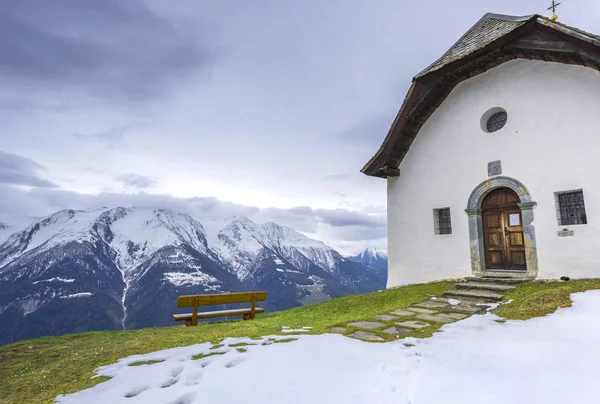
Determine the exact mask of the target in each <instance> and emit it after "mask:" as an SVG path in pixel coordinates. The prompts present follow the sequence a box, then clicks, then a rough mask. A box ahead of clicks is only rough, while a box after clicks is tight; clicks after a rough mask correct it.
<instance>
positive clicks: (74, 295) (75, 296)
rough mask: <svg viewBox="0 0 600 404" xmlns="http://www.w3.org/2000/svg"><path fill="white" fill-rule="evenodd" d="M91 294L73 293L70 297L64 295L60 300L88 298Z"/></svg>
mask: <svg viewBox="0 0 600 404" xmlns="http://www.w3.org/2000/svg"><path fill="white" fill-rule="evenodd" d="M92 295H93V293H91V292H81V293H73V294H70V295H65V296H61V297H60V298H61V299H73V298H77V297H90V296H92Z"/></svg>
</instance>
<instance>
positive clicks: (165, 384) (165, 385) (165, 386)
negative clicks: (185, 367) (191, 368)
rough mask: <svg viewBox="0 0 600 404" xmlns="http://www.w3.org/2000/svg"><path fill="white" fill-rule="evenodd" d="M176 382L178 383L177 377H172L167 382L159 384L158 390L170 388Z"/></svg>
mask: <svg viewBox="0 0 600 404" xmlns="http://www.w3.org/2000/svg"><path fill="white" fill-rule="evenodd" d="M178 381H179V377H172V378H170V379H169V380H167V381H166V382H164V383H163V384H161V385H160V388H161V389H166V388H167V387H171V386H172V385H174V384H175V383H177V382H178Z"/></svg>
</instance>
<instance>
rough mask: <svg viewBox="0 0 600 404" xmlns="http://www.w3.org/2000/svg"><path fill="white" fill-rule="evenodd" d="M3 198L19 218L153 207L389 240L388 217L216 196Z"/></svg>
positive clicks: (16, 194) (36, 193)
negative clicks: (255, 204) (249, 202)
mask: <svg viewBox="0 0 600 404" xmlns="http://www.w3.org/2000/svg"><path fill="white" fill-rule="evenodd" d="M0 195H4V196H6V197H5V198H0V213H4V214H10V215H15V216H43V215H49V214H52V213H54V212H56V211H58V210H60V209H66V208H72V209H89V208H102V207H117V206H124V207H128V206H148V207H156V208H164V209H171V210H174V211H176V212H182V213H188V214H190V215H192V216H193V217H194V218H196V219H197V220H199V221H200V222H201V223H203V222H205V221H206V220H210V219H226V218H231V217H233V216H247V217H249V218H250V219H251V220H253V221H255V222H257V223H265V222H274V223H277V224H279V225H282V226H287V227H291V228H293V229H295V230H298V231H301V232H304V233H310V234H311V235H315V234H316V235H317V236H316V237H317V238H319V239H321V240H323V241H325V242H326V243H328V244H330V245H332V246H334V247H335V245H350V244H352V243H354V244H356V245H370V243H371V242H380V241H381V239H382V238H385V237H386V232H387V230H386V223H385V215H378V216H375V215H366V214H363V213H360V212H353V211H349V210H343V209H336V210H328V209H311V208H310V207H296V208H291V209H280V208H266V209H263V208H257V207H252V206H243V205H238V204H235V203H231V202H224V201H221V200H218V199H217V198H213V197H209V198H198V197H196V198H187V199H184V198H175V197H172V196H168V195H154V194H147V193H143V192H142V193H137V194H121V193H101V194H97V195H93V194H81V193H77V192H73V191H66V190H60V189H58V190H49V189H41V188H37V189H31V190H21V189H16V188H12V187H3V186H2V185H0ZM323 225H327V226H328V229H329V230H325V232H324V233H321V232H322V230H323V227H322V226H323ZM359 242H361V243H359ZM336 243H338V244H336ZM343 243H346V244H343ZM348 243H350V244H348ZM334 244H335V245H334Z"/></svg>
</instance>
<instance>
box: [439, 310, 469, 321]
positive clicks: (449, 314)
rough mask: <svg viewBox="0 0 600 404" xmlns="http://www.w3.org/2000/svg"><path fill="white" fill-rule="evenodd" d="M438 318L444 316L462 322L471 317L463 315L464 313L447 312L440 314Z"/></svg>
mask: <svg viewBox="0 0 600 404" xmlns="http://www.w3.org/2000/svg"><path fill="white" fill-rule="evenodd" d="M438 316H442V317H449V318H452V319H454V320H462V319H463V318H467V317H469V315H468V314H463V313H453V312H447V313H440V314H438Z"/></svg>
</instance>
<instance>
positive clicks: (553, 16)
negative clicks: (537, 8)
mask: <svg viewBox="0 0 600 404" xmlns="http://www.w3.org/2000/svg"><path fill="white" fill-rule="evenodd" d="M558 6H560V3H557V2H556V1H555V0H552V5H551V6H550V7H548V10H552V17H550V19H551V20H552V21H556V20H557V19H558V16H557V15H556V9H557V8H558Z"/></svg>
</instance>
